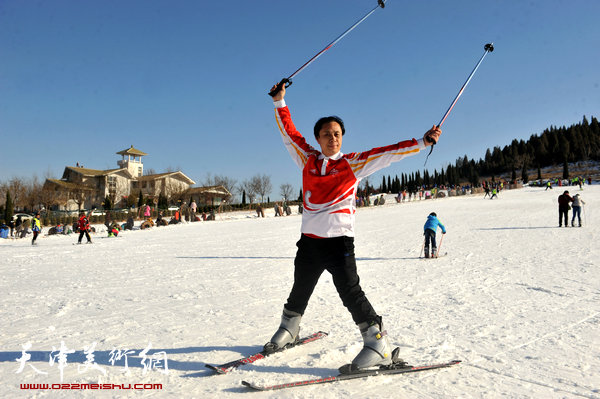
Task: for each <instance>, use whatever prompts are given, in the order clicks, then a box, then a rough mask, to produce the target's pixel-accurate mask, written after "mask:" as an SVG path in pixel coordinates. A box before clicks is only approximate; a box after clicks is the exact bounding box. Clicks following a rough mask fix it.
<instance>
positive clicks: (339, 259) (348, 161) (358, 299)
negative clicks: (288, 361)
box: [265, 86, 441, 369]
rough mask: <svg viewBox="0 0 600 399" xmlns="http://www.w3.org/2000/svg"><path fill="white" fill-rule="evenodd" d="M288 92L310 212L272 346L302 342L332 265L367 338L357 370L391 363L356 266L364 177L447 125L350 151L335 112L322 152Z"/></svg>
mask: <svg viewBox="0 0 600 399" xmlns="http://www.w3.org/2000/svg"><path fill="white" fill-rule="evenodd" d="M274 88H275V86H274ZM284 96H285V87H282V88H281V90H280V91H279V92H278V93H277V94H275V95H274V96H273V101H274V105H275V116H276V118H277V125H278V127H279V129H280V132H281V136H282V139H283V142H284V144H285V146H286V148H287V150H288V151H289V153H290V155H291V156H292V159H293V160H294V161H295V162H296V164H297V165H298V166H299V168H300V169H301V170H302V188H303V200H304V212H303V213H302V228H301V231H302V235H301V237H300V240H299V241H298V243H297V244H296V246H297V247H298V251H297V253H296V259H295V261H294V266H295V270H294V285H293V287H292V290H291V292H290V295H289V297H288V299H287V303H286V304H285V305H284V308H283V314H282V316H281V324H280V326H279V328H278V330H277V331H276V332H275V335H273V337H272V338H271V340H270V341H269V342H268V343H267V344H266V345H265V350H266V351H268V352H272V351H276V350H278V349H281V348H284V347H285V346H286V345H290V344H293V343H294V342H295V341H296V340H297V339H298V334H299V331H300V320H301V319H302V315H303V314H304V311H305V309H306V307H307V305H308V301H309V299H310V297H311V294H312V292H313V290H314V288H315V286H316V284H317V282H318V280H319V277H320V276H321V274H322V273H323V272H324V271H325V270H327V271H328V272H329V273H331V275H332V277H333V282H334V284H335V287H336V289H337V291H338V293H339V295H340V298H341V299H342V303H343V304H344V306H346V308H347V309H348V310H349V311H350V314H351V315H352V319H353V320H354V322H355V323H356V324H357V325H358V328H359V330H360V333H361V335H362V338H363V341H364V347H363V348H362V350H361V351H360V353H359V354H358V355H357V356H356V357H355V358H354V360H353V361H352V364H351V365H350V366H349V367H350V369H364V368H370V367H374V366H378V365H389V364H391V363H392V351H391V347H390V343H389V339H388V337H387V334H386V332H385V330H384V328H383V323H382V318H381V316H379V315H378V314H377V313H376V312H375V309H373V306H371V303H370V302H369V301H368V299H367V297H366V295H365V293H364V292H363V290H362V288H361V286H360V284H359V277H358V274H357V270H356V258H355V255H354V215H355V212H356V207H355V200H354V198H355V197H356V193H357V188H358V184H359V183H360V181H361V180H362V179H363V178H365V177H367V176H369V175H371V174H372V173H375V172H376V171H378V170H380V169H382V168H385V167H387V166H388V165H390V163H392V162H396V161H400V160H401V159H403V158H404V157H406V156H409V155H413V154H416V153H418V152H419V151H421V150H424V149H425V148H426V147H427V146H429V145H431V144H432V143H434V142H437V140H438V138H439V136H440V134H441V130H440V129H439V128H437V127H435V126H434V127H433V128H431V129H430V130H429V131H427V133H425V135H424V136H423V138H422V139H419V140H416V139H412V140H406V141H401V142H399V143H396V144H392V145H389V146H386V147H380V148H373V149H371V150H369V151H365V152H360V153H350V154H343V153H342V152H341V146H342V137H343V135H344V133H345V128H344V122H343V121H342V120H341V119H340V118H338V117H336V116H329V117H324V118H321V119H319V120H318V121H317V123H316V124H315V126H314V131H313V133H314V136H315V139H316V140H317V143H318V144H319V146H320V151H319V150H317V149H315V148H313V147H312V146H310V145H309V144H308V143H307V142H306V139H305V138H304V137H303V136H302V135H301V133H300V132H299V131H298V130H297V129H296V127H295V126H294V123H293V122H292V118H291V116H290V110H289V108H288V107H287V106H286V104H285V101H284ZM428 140H431V142H428Z"/></svg>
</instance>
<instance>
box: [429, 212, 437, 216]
mask: <svg viewBox="0 0 600 399" xmlns="http://www.w3.org/2000/svg"><path fill="white" fill-rule="evenodd" d="M429 216H436V217H437V215H436V214H435V212H431V213H430V214H429Z"/></svg>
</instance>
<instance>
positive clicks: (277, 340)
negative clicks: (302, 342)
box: [263, 308, 302, 353]
mask: <svg viewBox="0 0 600 399" xmlns="http://www.w3.org/2000/svg"><path fill="white" fill-rule="evenodd" d="M301 319H302V315H301V314H300V313H296V312H293V311H291V310H287V309H286V308H283V314H282V315H281V324H280V325H279V329H278V330H277V331H276V332H275V335H273V337H272V338H271V340H270V341H269V342H267V343H266V344H265V346H264V348H263V351H264V352H266V353H273V352H277V351H278V350H281V349H284V348H285V347H286V346H287V345H289V344H293V343H294V342H296V341H297V340H298V334H299V333H300V320H301Z"/></svg>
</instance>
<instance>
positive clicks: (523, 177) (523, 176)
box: [521, 161, 529, 184]
mask: <svg viewBox="0 0 600 399" xmlns="http://www.w3.org/2000/svg"><path fill="white" fill-rule="evenodd" d="M521 180H523V184H527V183H528V182H529V176H528V175H527V161H523V170H522V171H521Z"/></svg>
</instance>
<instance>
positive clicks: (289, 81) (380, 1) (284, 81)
mask: <svg viewBox="0 0 600 399" xmlns="http://www.w3.org/2000/svg"><path fill="white" fill-rule="evenodd" d="M386 1H387V0H377V5H376V6H375V8H373V9H372V10H371V11H369V12H368V13H367V14H366V15H365V16H364V17H362V18H361V19H359V20H358V21H356V23H354V25H352V26H351V27H349V28H348V29H346V30H345V31H344V33H342V34H341V35H339V36H338V37H336V38H335V40H333V41H332V42H331V43H329V44H328V45H327V46H325V48H323V50H321V51H319V52H318V53H317V54H315V55H314V56H313V57H312V58H311V59H310V60H308V61H306V63H305V64H304V65H302V66H301V67H300V68H298V69H297V70H296V72H294V73H292V74H291V75H290V76H288V77H287V78H283V79H281V81H280V82H279V83H278V84H277V87H275V88H274V89H273V90H271V91H270V92H269V95H270V96H271V97H273V96H275V94H277V93H278V92H279V91H280V90H281V88H282V87H283V85H285V87H286V88H287V87H290V86H291V85H292V78H293V77H294V76H296V75H298V74H299V73H300V72H302V70H303V69H304V68H306V67H307V66H309V65H310V64H312V63H313V62H314V61H315V60H316V59H317V58H319V57H320V56H321V55H322V54H323V53H324V52H325V51H327V50H329V49H330V48H331V47H333V46H334V45H335V44H336V43H337V42H339V41H340V40H342V38H343V37H344V36H346V35H347V34H348V33H350V31H351V30H353V29H354V28H356V27H357V26H358V25H359V24H360V23H361V22H363V21H364V20H365V19H367V18H368V17H369V16H370V15H371V14H373V13H374V12H375V10H377V9H378V8H379V7H381V8H384V7H385V2H386Z"/></svg>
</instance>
